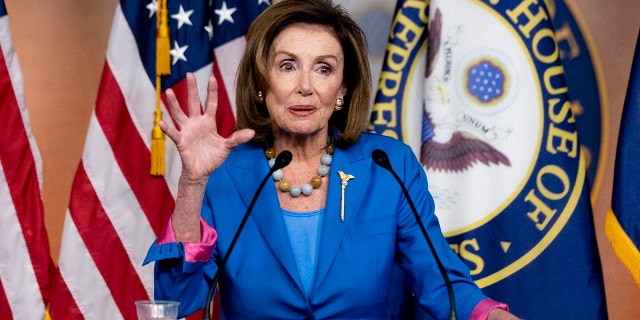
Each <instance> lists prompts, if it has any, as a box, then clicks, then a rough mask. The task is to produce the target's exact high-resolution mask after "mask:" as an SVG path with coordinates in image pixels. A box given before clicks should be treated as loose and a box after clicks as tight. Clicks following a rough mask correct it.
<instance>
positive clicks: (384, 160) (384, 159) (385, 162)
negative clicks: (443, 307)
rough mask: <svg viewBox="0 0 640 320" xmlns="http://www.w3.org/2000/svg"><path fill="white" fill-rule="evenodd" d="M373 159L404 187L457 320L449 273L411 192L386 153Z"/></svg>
mask: <svg viewBox="0 0 640 320" xmlns="http://www.w3.org/2000/svg"><path fill="white" fill-rule="evenodd" d="M371 158H373V162H375V163H376V164H377V165H379V166H381V167H383V168H385V169H387V170H388V171H389V172H391V174H392V175H393V177H394V178H395V179H396V181H398V184H400V187H402V192H403V193H404V196H405V198H407V202H408V203H409V206H410V207H411V211H413V216H414V217H415V218H416V221H417V222H418V225H419V226H420V230H421V231H422V236H423V237H424V239H425V240H426V241H427V244H428V245H429V249H430V250H431V254H432V255H433V257H434V258H435V260H436V263H437V264H438V270H440V275H441V276H442V279H444V284H445V285H446V286H447V293H449V306H450V309H449V319H451V320H455V319H456V318H457V317H456V302H455V297H454V296H453V287H452V286H451V281H450V280H449V275H447V271H446V270H445V269H444V266H443V265H442V262H441V261H440V257H438V253H437V252H436V249H435V248H434V247H433V243H432V242H431V238H429V234H428V233H427V229H426V228H425V227H424V224H423V223H422V220H421V219H420V215H418V210H416V207H415V205H414V204H413V200H411V196H410V195H409V191H407V187H406V186H405V185H404V183H403V182H402V180H400V177H398V174H396V172H395V171H394V170H393V168H392V167H391V163H390V162H389V157H388V156H387V154H386V153H385V152H384V151H382V150H380V149H375V150H373V152H372V153H371Z"/></svg>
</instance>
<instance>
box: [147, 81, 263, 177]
mask: <svg viewBox="0 0 640 320" xmlns="http://www.w3.org/2000/svg"><path fill="white" fill-rule="evenodd" d="M186 79H187V92H188V93H187V94H188V98H187V104H188V113H189V114H185V113H184V112H183V111H182V109H181V108H180V104H179V103H178V99H177V98H176V95H175V93H174V92H173V90H171V89H168V90H167V91H166V95H167V102H168V105H169V110H170V111H171V116H172V118H173V121H174V123H175V125H176V127H173V126H170V125H169V124H167V123H166V122H164V121H160V123H159V125H160V128H161V129H162V131H164V132H165V133H166V134H167V136H168V137H169V138H170V139H171V140H173V142H174V143H175V145H176V147H177V148H178V152H179V154H180V159H181V160H182V178H183V179H187V180H189V181H192V182H196V181H202V180H203V179H204V180H206V179H207V178H208V177H209V175H210V174H211V173H212V172H213V171H215V170H216V169H217V168H218V167H220V165H221V164H222V163H223V162H224V160H225V159H226V158H227V156H229V153H230V152H231V150H232V149H233V148H234V147H236V146H238V145H239V144H242V143H245V142H247V141H249V140H251V138H253V135H254V134H255V132H254V131H253V130H250V129H243V130H239V131H235V132H233V133H232V134H231V135H230V136H229V137H228V138H224V137H222V136H221V135H220V134H218V127H217V125H216V111H217V109H218V83H217V82H216V79H215V78H214V77H213V76H212V77H210V78H209V83H208V85H207V97H206V102H205V108H204V110H202V107H201V105H200V95H199V93H198V87H197V84H196V78H195V76H194V75H193V74H192V73H187V75H186Z"/></svg>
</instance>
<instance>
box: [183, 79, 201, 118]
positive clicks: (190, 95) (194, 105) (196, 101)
mask: <svg viewBox="0 0 640 320" xmlns="http://www.w3.org/2000/svg"><path fill="white" fill-rule="evenodd" d="M186 78H187V104H188V110H189V116H190V117H196V116H199V115H201V114H202V105H201V104H200V93H199V92H198V83H197V82H196V76H195V75H194V74H193V73H191V72H188V73H187V74H186Z"/></svg>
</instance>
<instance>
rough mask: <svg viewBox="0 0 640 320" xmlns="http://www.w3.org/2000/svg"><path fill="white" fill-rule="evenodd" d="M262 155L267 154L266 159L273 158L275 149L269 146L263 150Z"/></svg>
mask: <svg viewBox="0 0 640 320" xmlns="http://www.w3.org/2000/svg"><path fill="white" fill-rule="evenodd" d="M264 155H265V156H267V159H271V158H275V157H276V149H274V148H273V147H271V148H269V149H267V150H265V151H264Z"/></svg>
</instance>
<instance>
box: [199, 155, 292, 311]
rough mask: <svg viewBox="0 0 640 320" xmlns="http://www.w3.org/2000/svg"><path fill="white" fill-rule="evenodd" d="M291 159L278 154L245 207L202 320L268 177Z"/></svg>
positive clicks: (290, 156) (211, 290)
mask: <svg viewBox="0 0 640 320" xmlns="http://www.w3.org/2000/svg"><path fill="white" fill-rule="evenodd" d="M292 158H293V156H292V155H291V151H288V150H284V151H282V152H280V153H279V154H278V156H277V157H276V161H275V163H274V164H273V167H271V169H270V170H269V173H267V175H265V176H264V179H262V182H261V183H260V186H258V190H256V193H255V194H254V195H253V199H251V203H249V207H247V212H245V214H244V217H242V221H241V222H240V226H239V227H238V230H237V231H236V234H235V235H234V236H233V239H232V240H231V244H230V245H229V250H228V251H227V253H226V254H225V255H224V258H223V259H222V262H220V265H219V266H218V271H217V272H216V274H215V276H214V277H213V281H212V282H211V287H210V288H209V293H208V294H207V301H205V303H206V304H205V306H204V315H203V317H202V319H204V320H210V319H211V300H213V292H214V291H215V288H216V285H217V284H218V280H220V276H222V271H223V270H224V267H225V265H226V264H227V260H229V256H230V255H231V251H233V247H235V245H236V242H237V241H238V237H240V233H241V232H242V229H243V228H244V225H245V223H246V222H247V219H249V214H251V211H252V210H253V206H254V205H255V204H256V200H258V196H259V195H260V193H261V192H262V189H263V188H264V185H265V184H266V183H267V180H269V177H270V176H271V175H272V174H273V172H274V171H276V170H278V169H282V168H284V167H286V166H287V165H289V163H291V159H292Z"/></svg>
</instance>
